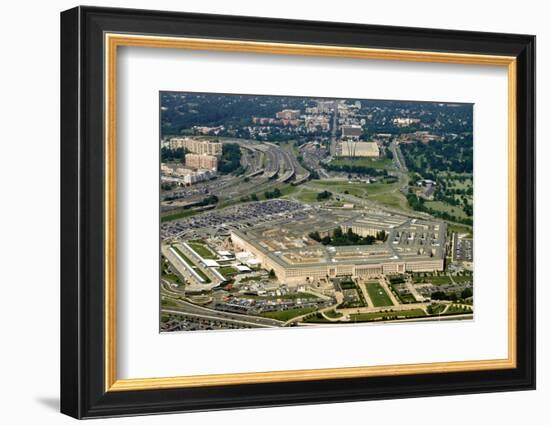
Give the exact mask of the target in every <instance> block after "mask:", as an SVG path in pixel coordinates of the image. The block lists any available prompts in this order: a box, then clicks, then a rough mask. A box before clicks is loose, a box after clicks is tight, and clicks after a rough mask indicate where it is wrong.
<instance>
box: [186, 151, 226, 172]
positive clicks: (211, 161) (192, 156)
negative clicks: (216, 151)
mask: <svg viewBox="0 0 550 425" xmlns="http://www.w3.org/2000/svg"><path fill="white" fill-rule="evenodd" d="M185 165H186V166H187V167H191V168H202V169H205V170H217V169H218V158H216V157H215V156H213V155H199V154H196V153H188V154H186V155H185Z"/></svg>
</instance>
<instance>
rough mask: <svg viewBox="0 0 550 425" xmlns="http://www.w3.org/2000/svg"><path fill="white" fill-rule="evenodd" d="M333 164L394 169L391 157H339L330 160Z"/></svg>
mask: <svg viewBox="0 0 550 425" xmlns="http://www.w3.org/2000/svg"><path fill="white" fill-rule="evenodd" d="M330 163H331V164H332V165H360V166H363V167H370V168H374V169H377V170H382V169H384V168H385V169H392V168H394V167H393V162H392V160H391V159H388V158H366V157H363V158H361V157H359V158H346V157H339V158H337V159H333V160H332V161H330Z"/></svg>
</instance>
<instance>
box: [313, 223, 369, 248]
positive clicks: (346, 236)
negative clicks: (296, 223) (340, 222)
mask: <svg viewBox="0 0 550 425" xmlns="http://www.w3.org/2000/svg"><path fill="white" fill-rule="evenodd" d="M312 235H313V236H314V237H313V236H312ZM309 236H310V237H311V238H312V239H315V240H317V241H319V242H321V243H322V244H323V245H332V246H346V245H372V244H373V243H374V242H375V241H376V238H375V237H374V236H370V235H368V236H364V237H363V236H359V235H358V234H357V233H354V232H353V230H351V229H348V230H347V232H345V233H344V232H343V231H342V228H341V227H337V228H336V229H334V231H333V232H332V237H331V236H325V237H323V238H320V240H319V239H316V238H318V237H319V233H318V232H312V233H310V235H309Z"/></svg>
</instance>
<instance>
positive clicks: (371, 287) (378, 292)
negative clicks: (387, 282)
mask: <svg viewBox="0 0 550 425" xmlns="http://www.w3.org/2000/svg"><path fill="white" fill-rule="evenodd" d="M365 286H366V288H367V293H368V294H369V297H370V299H371V300H372V302H373V304H374V307H384V306H387V305H393V303H392V302H391V299H390V297H389V296H388V294H386V291H385V290H384V288H382V286H380V284H379V283H378V282H372V283H366V284H365Z"/></svg>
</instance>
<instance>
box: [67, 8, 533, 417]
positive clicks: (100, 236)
mask: <svg viewBox="0 0 550 425" xmlns="http://www.w3.org/2000/svg"><path fill="white" fill-rule="evenodd" d="M105 32H119V33H137V34H154V35H168V36H186V37H198V38H216V39H231V40H259V41H265V42H276V43H308V44H318V45H331V46H348V47H349V46H352V47H369V48H382V49H400V50H422V51H433V52H449V53H476V54H487V55H507V56H514V57H516V58H517V127H516V128H517V259H516V261H517V283H518V284H517V311H516V314H517V338H516V342H517V347H516V348H517V367H516V368H514V369H504V370H486V371H473V372H451V373H430V374H415V375H402V376H383V377H369V378H346V379H328V380H313V381H299V382H298V381H297V382H271V383H260V384H246V385H226V386H210V387H194V388H172V389H157V390H142V391H117V392H109V391H107V392H106V391H105V373H104V371H105V360H104V353H105V342H104V332H105V326H104V325H105V324H104V313H105V303H104V298H105V291H104V286H103V281H104V270H105V260H104V258H105V256H104V253H105V241H104V232H102V229H104V226H105V219H104V207H105V201H104V173H105V164H104V157H105V152H104V146H103V144H102V140H103V136H104V115H103V112H104V105H105V99H104V91H103V88H104V84H105V81H104V70H103V64H104V62H103V61H104V48H105V46H104V33H105ZM534 129H535V37H534V36H531V35H518V34H498V33H480V32H468V31H450V30H434V29H420V28H405V27H389V26H373V25H357V24H348V23H332V22H330V23H329V22H313V21H295V20H283V19H265V18H253V17H241V16H221V15H204V14H191V13H176V12H162V11H146V10H132V9H110V8H96V7H76V8H74V9H70V10H67V11H65V12H62V13H61V194H62V196H61V412H62V413H65V414H67V415H70V416H73V417H75V418H93V417H106V416H121V415H137V414H153V413H164V412H186V411H203V410H218V409H233V408H245V407H261V406H280V405H299V404H313V403H329V402H345V401H356V400H375V399H388V398H404V397H419V396H438V395H452V394H467V393H483V392H495V391H513V390H529V389H534V388H535V130H534Z"/></svg>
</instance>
